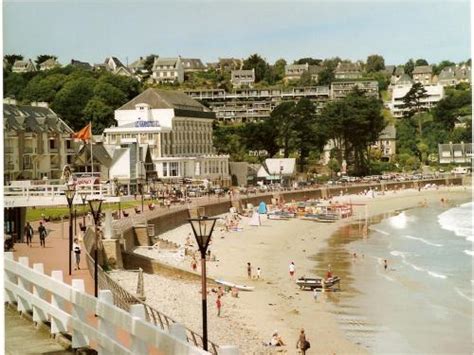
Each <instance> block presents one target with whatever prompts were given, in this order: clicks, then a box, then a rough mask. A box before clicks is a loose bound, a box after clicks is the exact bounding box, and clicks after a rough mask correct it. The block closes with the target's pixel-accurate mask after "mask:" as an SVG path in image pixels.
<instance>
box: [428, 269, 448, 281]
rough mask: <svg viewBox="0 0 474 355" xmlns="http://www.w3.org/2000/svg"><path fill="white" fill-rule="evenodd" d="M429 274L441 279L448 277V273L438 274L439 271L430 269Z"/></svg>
mask: <svg viewBox="0 0 474 355" xmlns="http://www.w3.org/2000/svg"><path fill="white" fill-rule="evenodd" d="M428 274H429V275H431V276H433V277H437V278H440V279H446V278H447V276H446V275H442V274H438V273H436V272H433V271H428Z"/></svg>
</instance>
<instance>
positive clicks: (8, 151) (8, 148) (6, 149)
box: [3, 147, 13, 154]
mask: <svg viewBox="0 0 474 355" xmlns="http://www.w3.org/2000/svg"><path fill="white" fill-rule="evenodd" d="M3 151H4V153H5V154H13V147H5V148H4V149H3Z"/></svg>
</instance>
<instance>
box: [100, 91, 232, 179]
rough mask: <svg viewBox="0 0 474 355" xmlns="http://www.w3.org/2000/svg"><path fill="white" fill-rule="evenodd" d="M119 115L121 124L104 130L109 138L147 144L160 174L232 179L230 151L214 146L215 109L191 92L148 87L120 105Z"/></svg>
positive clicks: (115, 141) (106, 141)
mask: <svg viewBox="0 0 474 355" xmlns="http://www.w3.org/2000/svg"><path fill="white" fill-rule="evenodd" d="M115 119H116V121H117V123H118V125H117V127H110V128H106V129H105V130H104V144H107V145H116V146H121V145H127V144H130V143H136V142H138V143H139V144H147V145H148V149H149V151H150V154H151V157H152V160H153V163H154V165H155V170H156V173H157V177H158V178H160V179H162V180H166V181H170V182H176V181H180V180H182V179H183V178H190V179H200V180H204V179H207V180H209V181H212V182H213V183H216V184H220V185H229V183H230V178H229V168H228V160H229V157H228V156H227V155H216V154H215V152H214V149H213V146H212V123H213V121H214V119H215V114H214V113H213V112H211V111H210V110H209V109H207V108H206V107H205V106H203V105H201V104H200V103H199V102H197V101H195V100H193V99H192V98H190V97H189V96H187V95H186V94H184V93H181V92H176V91H165V90H158V89H154V88H150V89H147V90H145V91H144V92H143V93H141V94H140V95H138V96H137V97H135V98H134V99H132V100H131V101H129V102H128V103H126V104H125V105H123V106H122V107H120V108H119V109H118V110H116V111H115Z"/></svg>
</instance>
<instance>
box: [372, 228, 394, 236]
mask: <svg viewBox="0 0 474 355" xmlns="http://www.w3.org/2000/svg"><path fill="white" fill-rule="evenodd" d="M370 230H373V231H375V232H377V233H380V234H383V235H390V233H387V232H385V231H383V230H381V229H377V228H374V227H370Z"/></svg>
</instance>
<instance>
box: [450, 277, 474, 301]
mask: <svg viewBox="0 0 474 355" xmlns="http://www.w3.org/2000/svg"><path fill="white" fill-rule="evenodd" d="M471 281H472V280H471ZM454 290H455V291H456V293H457V294H458V295H459V296H461V297H462V298H464V299H466V300H468V301H471V302H473V303H474V299H473V298H471V297H469V296H468V295H466V294H465V293H464V292H462V291H461V290H460V289H459V288H457V287H455V288H454Z"/></svg>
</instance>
